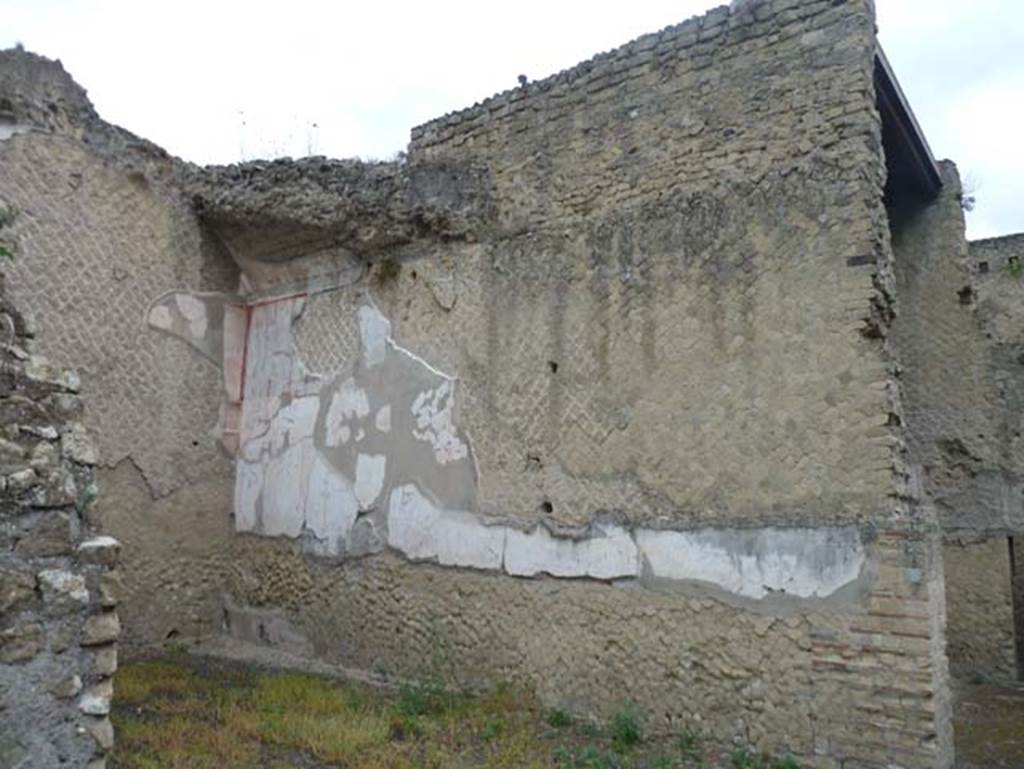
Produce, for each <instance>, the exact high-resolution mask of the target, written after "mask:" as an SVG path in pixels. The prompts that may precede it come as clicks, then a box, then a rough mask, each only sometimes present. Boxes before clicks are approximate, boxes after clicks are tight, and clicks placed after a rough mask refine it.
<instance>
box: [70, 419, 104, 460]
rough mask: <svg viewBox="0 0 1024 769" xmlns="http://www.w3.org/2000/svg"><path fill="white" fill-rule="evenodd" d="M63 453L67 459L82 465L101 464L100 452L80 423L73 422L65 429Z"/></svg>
mask: <svg viewBox="0 0 1024 769" xmlns="http://www.w3.org/2000/svg"><path fill="white" fill-rule="evenodd" d="M61 451H62V452H63V453H64V456H65V457H67V458H68V459H70V460H71V461H72V462H77V463H78V464H80V465H95V464H96V463H97V462H99V451H98V450H97V449H96V445H95V444H94V443H93V442H92V439H91V438H89V434H88V433H87V432H86V430H85V426H84V425H82V424H81V423H80V422H72V423H70V424H68V425H67V426H66V427H65V428H64V433H63V434H62V435H61Z"/></svg>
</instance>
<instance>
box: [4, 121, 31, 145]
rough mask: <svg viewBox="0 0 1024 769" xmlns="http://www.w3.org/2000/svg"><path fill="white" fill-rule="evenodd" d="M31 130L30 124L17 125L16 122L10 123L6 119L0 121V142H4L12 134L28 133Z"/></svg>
mask: <svg viewBox="0 0 1024 769" xmlns="http://www.w3.org/2000/svg"><path fill="white" fill-rule="evenodd" d="M31 130H32V127H31V126H27V125H19V124H18V123H10V122H7V121H6V120H5V121H0V142H5V141H7V140H8V139H10V138H11V137H12V136H15V135H17V134H22V133H28V132H29V131H31Z"/></svg>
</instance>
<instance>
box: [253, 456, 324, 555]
mask: <svg viewBox="0 0 1024 769" xmlns="http://www.w3.org/2000/svg"><path fill="white" fill-rule="evenodd" d="M312 451H313V447H312V445H310V444H309V443H301V444H299V445H297V446H289V447H288V448H287V449H285V451H284V452H283V453H282V454H280V455H279V456H276V457H274V458H273V459H270V460H269V461H266V462H265V463H264V465H263V491H262V495H261V501H262V507H261V513H262V516H261V519H262V520H261V523H262V526H260V527H259V530H260V532H261V533H263V534H266V535H267V536H268V537H277V536H282V535H283V536H286V537H297V536H299V533H300V532H301V531H302V524H303V523H304V519H305V516H304V510H305V501H306V491H307V489H308V487H309V485H308V472H309V470H308V468H309V466H310V465H311V464H312V463H311V459H312V458H311V457H309V456H308V455H307V454H308V453H309V452H312ZM307 463H309V464H307ZM304 470H305V472H304Z"/></svg>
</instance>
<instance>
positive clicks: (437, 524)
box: [388, 484, 506, 570]
mask: <svg viewBox="0 0 1024 769" xmlns="http://www.w3.org/2000/svg"><path fill="white" fill-rule="evenodd" d="M505 534H506V530H505V528H504V527H500V526H485V525H483V523H482V522H481V521H480V519H479V518H478V517H477V516H475V515H473V514H472V513H466V512H461V511H451V510H443V511H442V510H438V509H437V508H436V507H435V506H434V505H433V504H432V503H431V502H430V500H429V499H427V498H426V497H424V496H423V495H422V494H421V493H420V491H419V489H418V488H416V486H414V485H412V484H409V485H405V486H400V487H398V488H396V489H394V490H393V491H392V492H391V497H390V501H389V505H388V544H389V545H390V546H391V547H393V548H395V549H396V550H399V551H400V552H402V553H404V554H405V555H406V556H407V557H409V558H412V559H414V560H436V561H437V562H438V563H440V564H441V565H443V566H465V567H470V568H475V569H495V570H496V569H500V568H501V562H502V554H503V552H504V548H505Z"/></svg>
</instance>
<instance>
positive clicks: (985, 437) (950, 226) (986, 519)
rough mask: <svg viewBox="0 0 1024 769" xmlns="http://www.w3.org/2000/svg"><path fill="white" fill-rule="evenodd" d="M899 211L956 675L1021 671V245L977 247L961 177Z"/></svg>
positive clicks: (920, 446) (924, 481) (902, 345)
mask: <svg viewBox="0 0 1024 769" xmlns="http://www.w3.org/2000/svg"><path fill="white" fill-rule="evenodd" d="M943 173H944V176H945V186H946V191H945V193H944V195H943V196H942V198H941V199H940V200H939V201H938V202H936V203H935V204H933V205H931V206H926V207H924V208H916V209H914V208H912V209H909V210H906V209H904V210H897V211H895V212H894V213H893V248H894V251H895V253H896V265H897V287H898V295H899V298H900V314H899V316H898V318H897V321H896V323H895V324H894V340H895V344H896V346H897V348H898V349H899V352H900V357H901V361H902V364H903V375H902V382H903V387H904V404H905V410H906V419H907V427H908V430H907V433H908V442H909V447H910V457H911V465H912V468H913V475H914V478H915V482H914V486H915V488H916V490H917V492H918V493H919V494H920V496H921V499H922V503H923V504H925V505H928V506H934V508H935V511H936V515H937V516H938V518H939V520H940V522H941V524H942V527H943V529H944V530H945V531H946V532H947V535H946V537H947V542H946V546H945V554H946V557H947V560H948V563H947V569H946V575H947V582H946V591H947V595H948V602H949V630H948V639H949V656H950V664H951V669H952V670H953V672H954V673H956V674H957V675H958V676H963V677H965V678H968V679H970V678H976V677H979V676H980V677H986V678H999V677H1010V678H1013V677H1015V675H1016V660H1015V652H1014V644H1015V640H1014V636H1015V632H1014V611H1013V602H1012V600H1011V594H1010V579H1011V577H1010V573H1009V568H1010V563H1009V553H1008V548H1007V540H1006V537H1007V535H1008V534H1012V533H1014V532H1018V531H1020V530H1021V528H1022V526H1024V504H1022V500H1024V485H1022V472H1024V454H1022V444H1021V437H1020V434H1021V418H1022V417H1021V413H1022V412H1021V406H1022V405H1024V404H1022V403H1021V393H1022V392H1024V390H1022V389H1021V386H1022V385H1024V366H1022V362H1021V360H1022V359H1021V353H1022V352H1024V345H1022V342H1024V339H1022V338H1021V331H1020V324H1019V323H1017V322H1015V321H1016V320H1017V318H1020V316H1021V314H1022V313H1024V302H1022V299H1024V293H1021V292H1022V288H1021V283H1020V280H1019V277H1020V272H1019V271H1017V272H1015V268H1014V266H1013V262H1012V259H1013V258H1014V256H1015V255H1016V254H1017V253H1018V252H1019V251H1020V249H1019V246H1018V244H1019V243H1020V242H1021V239H1020V238H1019V237H1011V238H1006V239H995V240H991V241H981V242H979V243H972V244H970V245H968V243H967V241H966V240H965V238H964V222H963V212H962V210H961V201H960V181H959V178H958V177H957V174H956V170H955V168H953V166H952V165H951V164H946V165H945V167H944V169H943Z"/></svg>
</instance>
